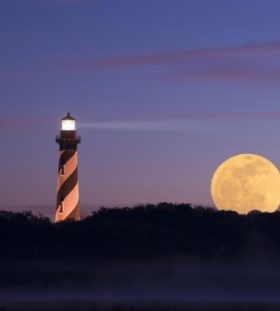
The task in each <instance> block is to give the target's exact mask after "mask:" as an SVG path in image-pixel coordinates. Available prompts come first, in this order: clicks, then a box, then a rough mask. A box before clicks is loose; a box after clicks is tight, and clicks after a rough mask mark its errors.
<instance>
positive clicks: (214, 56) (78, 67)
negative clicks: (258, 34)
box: [63, 42, 280, 82]
mask: <svg viewBox="0 0 280 311" xmlns="http://www.w3.org/2000/svg"><path fill="white" fill-rule="evenodd" d="M152 66H153V67H156V66H157V67H161V68H165V71H164V73H162V70H161V72H160V76H161V77H163V78H164V77H166V78H176V79H191V80H224V81H246V80H248V81H268V82H271V81H279V79H280V42H271V43H264V44H249V45H243V46H233V47H216V48H207V49H194V50H176V51H169V52H156V53H146V54H138V55H126V56H115V57H109V58H103V59H83V60H75V61H72V62H69V63H68V64H66V65H65V66H64V68H63V70H64V71H65V72H67V73H73V72H76V73H82V72H84V73H90V72H95V71H97V70H101V69H111V70H113V69H118V68H124V67H126V68H129V67H132V68H134V69H135V70H136V69H137V68H139V67H141V68H149V67H152ZM179 68H180V69H179ZM154 72H155V71H154Z"/></svg>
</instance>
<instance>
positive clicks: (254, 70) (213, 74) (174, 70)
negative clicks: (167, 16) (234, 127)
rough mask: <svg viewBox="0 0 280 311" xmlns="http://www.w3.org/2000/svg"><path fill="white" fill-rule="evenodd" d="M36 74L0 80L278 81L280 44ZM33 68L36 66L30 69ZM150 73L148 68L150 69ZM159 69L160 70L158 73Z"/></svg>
mask: <svg viewBox="0 0 280 311" xmlns="http://www.w3.org/2000/svg"><path fill="white" fill-rule="evenodd" d="M38 1H41V0H38ZM46 66H47V64H46V63H44V64H43V65H41V67H40V68H39V67H38V68H37V67H36V66H35V67H36V68H35V69H36V70H37V71H36V70H34V71H33V72H25V73H21V72H14V73H4V72H2V73H1V72H0V80H11V79H25V78H30V79H32V78H36V77H39V78H45V77H51V76H72V75H81V74H97V73H98V71H100V70H119V69H123V68H132V69H133V71H134V72H135V71H136V70H138V69H145V70H146V69H147V70H148V71H146V73H147V76H148V77H152V78H155V77H156V78H161V79H174V80H195V81H225V82H241V83H243V82H258V81H259V82H268V83H270V82H279V81H280V42H270V43H263V44H260V43H259V44H257V43H256V44H248V45H241V46H232V47H215V48H204V49H203V48H201V49H190V50H175V51H161V52H155V53H144V54H135V55H124V56H113V57H107V58H99V59H97V58H96V57H91V58H80V59H78V58H76V59H68V60H65V59H61V60H56V61H55V62H53V61H52V63H51V64H48V66H47V67H46ZM30 68H33V69H34V66H30ZM151 68H152V70H151V71H149V69H151ZM157 68H158V69H160V70H157Z"/></svg>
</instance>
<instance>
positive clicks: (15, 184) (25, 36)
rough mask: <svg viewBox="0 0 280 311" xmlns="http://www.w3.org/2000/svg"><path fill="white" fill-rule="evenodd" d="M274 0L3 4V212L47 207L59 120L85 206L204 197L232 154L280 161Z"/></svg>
mask: <svg viewBox="0 0 280 311" xmlns="http://www.w3.org/2000/svg"><path fill="white" fill-rule="evenodd" d="M279 11H280V2H279V1H278V0H275V1H273V0H262V1H261V0H248V1H244V0H235V1H227V0H211V1H207V0H204V1H202V0H1V1H0V136H1V149H0V157H1V161H0V172H1V176H2V179H1V180H2V181H1V187H0V209H8V210H22V209H32V210H33V211H34V212H35V213H37V212H42V213H44V214H45V215H48V216H50V215H52V214H53V212H54V208H55V195H56V172H57V161H58V146H57V145H56V144H55V135H56V134H58V131H59V126H60V119H61V118H62V117H63V116H64V115H65V114H66V113H67V111H70V112H71V113H72V114H73V115H74V116H75V117H76V118H77V122H78V130H79V134H80V135H81V136H82V144H81V145H80V146H79V178H80V195H81V208H82V210H83V213H84V214H86V213H88V212H89V211H90V210H92V209H93V208H96V207H99V206H100V205H110V206H111V205H112V204H113V205H126V204H127V205H133V204H137V203H146V202H151V203H156V202H160V201H171V202H192V203H201V204H207V205H212V204H213V203H212V201H211V198H210V190H209V187H210V179H211V176H212V174H213V172H214V170H215V169H216V168H217V166H218V165H219V164H220V163H221V162H222V161H224V160H225V159H226V158H228V157H230V156H232V155H234V154H237V153H258V154H260V155H263V156H264V157H266V158H268V159H270V160H271V161H272V162H274V164H275V165H276V166H278V167H280V141H279V136H278V133H279V132H280V34H279V29H280V19H279Z"/></svg>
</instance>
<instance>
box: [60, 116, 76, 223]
mask: <svg viewBox="0 0 280 311" xmlns="http://www.w3.org/2000/svg"><path fill="white" fill-rule="evenodd" d="M56 142H57V143H58V145H59V163H58V177H57V200H56V211H55V222H59V221H63V220H74V221H77V220H80V207H79V184H78V157H77V146H78V144H79V143H80V142H81V139H80V137H79V136H77V131H76V119H75V118H73V117H72V116H71V115H70V113H69V112H68V114H67V116H66V117H64V118H63V119H62V120H61V129H60V135H58V136H57V137H56Z"/></svg>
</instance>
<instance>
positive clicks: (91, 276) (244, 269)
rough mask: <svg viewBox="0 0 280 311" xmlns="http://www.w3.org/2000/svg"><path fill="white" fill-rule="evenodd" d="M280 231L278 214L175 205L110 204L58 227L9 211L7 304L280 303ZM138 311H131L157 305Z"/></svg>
mask: <svg viewBox="0 0 280 311" xmlns="http://www.w3.org/2000/svg"><path fill="white" fill-rule="evenodd" d="M279 228H280V213H279V212H275V213H273V214H268V213H266V214H263V213H259V212H256V211H255V212H252V213H250V214H248V215H238V214H237V213H234V212H219V211H216V210H213V209H207V208H203V207H192V206H191V205H188V204H171V203H161V204H158V205H143V206H137V207H134V208H128V207H126V208H109V209H106V208H102V209H99V210H98V211H95V212H93V213H92V215H91V216H89V217H87V218H85V219H83V220H82V221H80V222H63V223H58V224H53V223H52V222H51V221H50V220H49V219H48V218H44V217H38V216H34V215H32V214H31V213H29V212H25V213H12V212H1V213H0V243H1V249H0V252H1V262H0V263H1V264H0V302H2V304H4V305H5V306H11V307H13V308H16V306H18V304H21V306H22V304H23V303H25V304H26V305H28V309H29V310H31V308H32V306H34V310H37V309H38V308H39V307H38V304H39V306H40V308H42V306H45V303H44V302H47V303H48V304H52V308H51V309H53V308H54V307H53V306H56V305H60V303H62V302H63V303H70V304H71V305H72V306H73V304H74V303H79V302H83V303H88V306H92V304H94V303H99V304H100V306H99V307H98V308H97V307H96V308H95V309H94V310H107V309H108V310H126V309H114V308H115V307H116V305H119V304H124V306H127V304H131V305H133V306H135V307H137V306H138V307H139V304H143V303H144V304H145V303H146V304H148V305H149V308H150V307H151V304H153V303H157V304H159V305H157V307H156V306H155V308H156V309H154V310H163V309H162V308H163V307H164V306H166V305H168V304H169V303H171V304H172V302H173V304H172V306H173V307H172V308H174V302H176V306H177V307H178V308H179V309H178V310H181V309H180V308H181V307H180V303H182V304H183V305H185V304H193V305H199V306H200V307H201V308H203V307H206V306H207V308H209V307H210V306H211V305H215V304H219V305H220V304H225V306H228V304H230V305H232V304H233V303H234V304H240V305H244V304H252V303H254V304H257V305H262V304H265V305H266V306H267V305H268V304H269V305H271V304H272V305H273V306H272V307H273V308H274V307H275V305H278V304H280V299H279V295H278V288H279V286H280V266H279V264H278V262H279V258H280V235H279V231H280V229H279ZM31 302H32V303H31ZM30 303H31V304H30ZM104 303H105V305H104ZM110 303H111V304H112V306H110V305H108V304H110ZM106 304H107V307H106ZM0 307H1V303H0ZM251 307H252V305H251ZM102 308H103V309H102ZM104 308H105V309H104ZM106 308H107V309H106ZM139 308H140V309H139ZM139 308H138V309H131V310H153V309H146V307H145V308H144V307H139ZM157 308H159V309H157ZM182 308H183V307H182ZM213 308H214V307H213ZM38 310H39V309H38ZM60 310H61V309H60ZM67 310H70V309H69V308H67ZM77 310H78V309H77ZM87 310H90V309H87ZM127 310H130V309H127ZM174 310H176V309H174ZM182 310H184V309H182ZM188 310H191V309H188ZM207 310H209V309H207ZM213 310H216V309H213ZM222 310H227V309H225V308H223V309H222ZM239 310H240V309H239ZM250 310H254V309H252V308H251V309H250ZM256 310H257V309H256Z"/></svg>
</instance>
